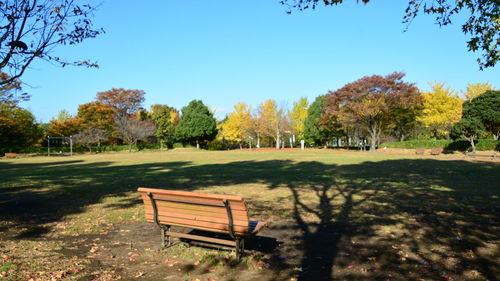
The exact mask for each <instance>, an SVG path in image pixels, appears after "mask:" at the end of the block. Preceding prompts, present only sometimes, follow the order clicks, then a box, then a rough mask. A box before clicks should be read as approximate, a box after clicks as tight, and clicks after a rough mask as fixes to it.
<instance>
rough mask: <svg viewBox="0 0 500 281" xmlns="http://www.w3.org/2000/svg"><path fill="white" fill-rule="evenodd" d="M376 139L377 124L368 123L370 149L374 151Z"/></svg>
mask: <svg viewBox="0 0 500 281" xmlns="http://www.w3.org/2000/svg"><path fill="white" fill-rule="evenodd" d="M377 141H378V130H377V124H372V125H370V151H375V150H376V149H377Z"/></svg>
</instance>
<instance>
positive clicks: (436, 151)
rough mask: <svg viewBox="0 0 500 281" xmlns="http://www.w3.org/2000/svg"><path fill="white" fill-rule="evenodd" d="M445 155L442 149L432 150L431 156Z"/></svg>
mask: <svg viewBox="0 0 500 281" xmlns="http://www.w3.org/2000/svg"><path fill="white" fill-rule="evenodd" d="M441 153H443V149H442V148H432V149H431V155H439V154H441Z"/></svg>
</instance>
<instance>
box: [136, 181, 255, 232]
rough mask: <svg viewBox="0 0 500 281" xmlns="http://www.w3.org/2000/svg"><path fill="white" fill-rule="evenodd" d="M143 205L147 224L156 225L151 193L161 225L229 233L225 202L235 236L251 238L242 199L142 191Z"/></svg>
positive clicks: (178, 192) (201, 194)
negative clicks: (149, 194)
mask: <svg viewBox="0 0 500 281" xmlns="http://www.w3.org/2000/svg"><path fill="white" fill-rule="evenodd" d="M138 191H139V193H140V194H141V198H142V200H143V201H144V206H145V210H146V212H145V213H146V220H147V221H150V222H154V215H153V214H154V210H153V205H152V204H151V199H150V198H149V196H148V192H151V194H152V195H153V198H154V200H155V203H156V207H157V210H158V220H159V222H160V223H161V224H165V225H175V226H182V227H187V228H194V229H201V230H207V231H213V232H220V233H228V232H229V219H228V215H227V210H226V207H225V205H224V201H223V200H227V201H228V202H229V204H230V206H231V213H232V215H233V225H234V231H235V234H236V235H248V233H249V219H248V211H247V207H246V204H245V201H244V199H243V198H242V197H240V196H234V195H224V194H206V193H199V192H186V191H174V190H158V189H152V188H142V187H141V188H139V189H138Z"/></svg>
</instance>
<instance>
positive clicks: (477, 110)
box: [462, 91, 500, 139]
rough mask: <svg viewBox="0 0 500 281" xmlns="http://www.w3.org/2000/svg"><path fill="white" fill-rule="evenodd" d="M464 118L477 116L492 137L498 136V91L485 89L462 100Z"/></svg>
mask: <svg viewBox="0 0 500 281" xmlns="http://www.w3.org/2000/svg"><path fill="white" fill-rule="evenodd" d="M462 114H463V116H464V118H478V119H479V120H481V122H482V123H483V125H484V127H485V128H486V130H488V131H489V132H491V133H492V134H493V138H494V139H498V138H499V136H500V91H487V92H485V93H483V94H481V95H479V96H477V97H475V98H473V99H471V100H468V101H466V102H464V105H463V113H462Z"/></svg>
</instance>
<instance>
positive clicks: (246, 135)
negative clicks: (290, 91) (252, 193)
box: [0, 72, 500, 150]
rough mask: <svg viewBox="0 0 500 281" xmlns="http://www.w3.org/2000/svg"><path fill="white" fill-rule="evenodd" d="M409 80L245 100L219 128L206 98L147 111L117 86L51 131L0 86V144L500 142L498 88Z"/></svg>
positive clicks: (369, 80) (9, 87)
mask: <svg viewBox="0 0 500 281" xmlns="http://www.w3.org/2000/svg"><path fill="white" fill-rule="evenodd" d="M403 78H404V73H398V72H396V73H392V74H389V75H386V76H380V75H373V76H367V77H363V78H361V79H359V80H357V81H354V82H352V83H348V84H346V85H345V86H343V87H342V88H340V89H338V90H336V91H330V92H328V93H327V94H325V95H321V96H319V97H317V98H316V99H315V100H314V101H313V102H312V103H311V104H309V101H308V100H307V98H300V99H299V100H297V101H296V102H294V103H293V106H292V107H291V108H290V109H289V108H288V107H287V106H286V104H285V103H282V104H279V103H277V102H276V101H274V100H272V99H269V100H266V101H264V102H263V103H261V104H260V105H258V106H257V108H256V109H255V110H254V109H252V107H251V106H250V105H247V104H245V103H243V102H240V103H238V104H237V105H235V106H234V111H233V112H231V113H230V114H228V115H227V116H226V118H225V119H224V120H222V121H221V122H217V120H216V119H215V118H214V116H213V112H211V111H210V109H209V108H208V107H207V106H206V105H204V104H203V102H202V101H199V100H194V101H192V102H190V103H189V104H188V105H187V106H186V107H184V108H183V109H182V111H181V112H179V111H178V110H176V109H175V108H173V107H170V106H168V105H161V104H156V105H153V106H151V107H150V109H149V110H146V109H144V108H143V103H144V100H145V93H144V91H141V90H127V89H111V90H109V91H104V92H99V93H97V95H96V98H95V100H94V101H91V102H88V103H85V104H81V105H80V106H79V107H78V112H77V114H76V115H75V116H71V115H70V114H69V113H68V112H67V111H64V110H63V111H61V112H60V113H59V115H58V117H57V118H55V119H53V120H51V121H50V123H48V124H36V122H35V118H34V117H33V115H32V114H31V113H30V112H29V111H27V110H25V109H23V108H21V107H19V105H18V104H19V102H20V101H22V100H25V99H27V98H29V97H28V96H27V95H26V94H22V93H21V94H18V93H20V92H22V91H21V87H20V83H17V81H16V80H15V83H11V84H5V85H3V86H2V88H1V89H0V90H1V91H0V93H1V94H0V102H1V103H0V104H1V106H0V113H1V115H0V139H1V142H2V143H1V145H2V148H3V149H4V150H5V149H6V148H8V149H10V150H12V149H16V148H20V147H25V146H29V145H33V144H36V143H37V142H38V143H40V142H41V141H42V140H44V139H45V137H47V136H51V137H61V136H73V139H74V141H75V142H76V143H77V144H80V145H82V146H85V147H87V148H88V149H89V150H92V147H95V146H98V147H99V146H101V144H103V143H106V144H119V143H127V144H129V150H132V147H133V146H134V145H137V144H138V142H146V143H148V142H149V143H160V144H161V146H162V147H163V146H164V145H165V144H167V143H172V142H174V141H181V142H185V143H193V144H196V146H197V147H198V148H199V147H200V145H201V144H203V143H205V144H206V143H208V142H213V141H216V142H219V143H223V144H224V145H226V146H233V147H238V146H239V147H240V148H242V147H243V146H249V147H252V145H256V146H257V147H260V146H261V145H262V144H265V145H267V146H272V145H274V146H275V147H276V148H280V147H284V146H285V144H288V145H290V146H294V145H295V144H296V142H298V141H299V140H301V139H305V140H306V142H307V143H309V144H311V145H317V146H325V145H328V144H329V143H330V142H331V141H332V140H336V143H337V145H339V144H340V143H341V141H344V142H347V143H348V144H350V145H352V144H353V143H354V144H359V143H362V144H363V146H364V145H365V144H369V145H370V149H376V147H377V146H378V145H379V144H380V142H381V140H384V141H387V140H399V141H402V140H405V139H407V138H435V139H436V138H450V137H462V138H467V139H469V140H472V141H473V139H476V138H478V137H480V136H482V137H488V136H490V137H493V138H495V139H497V138H498V135H499V132H498V127H499V123H500V121H499V120H500V118H499V116H498V112H499V108H500V105H499V102H498V99H499V98H500V97H499V92H498V91H494V90H493V86H492V85H490V84H487V83H478V84H471V85H469V86H468V87H467V90H466V91H465V92H463V93H462V96H463V97H464V99H465V103H464V99H462V98H461V97H460V95H459V93H458V92H456V91H453V90H452V89H450V88H448V87H446V86H445V84H444V83H433V84H431V86H432V90H431V91H429V92H423V93H422V92H420V91H419V89H418V88H417V87H416V86H415V84H414V83H410V82H406V81H404V80H403ZM462 104H463V110H462ZM462 111H463V114H462ZM472 145H474V144H472Z"/></svg>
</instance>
